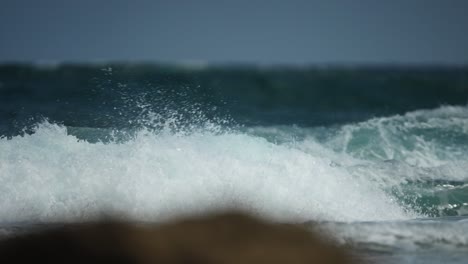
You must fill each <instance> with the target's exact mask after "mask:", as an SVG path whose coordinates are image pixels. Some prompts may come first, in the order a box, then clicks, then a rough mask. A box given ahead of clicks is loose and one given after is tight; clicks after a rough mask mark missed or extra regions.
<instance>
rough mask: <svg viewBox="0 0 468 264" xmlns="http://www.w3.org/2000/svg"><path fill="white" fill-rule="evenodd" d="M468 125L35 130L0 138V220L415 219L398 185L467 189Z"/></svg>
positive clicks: (393, 120) (425, 114)
mask: <svg viewBox="0 0 468 264" xmlns="http://www.w3.org/2000/svg"><path fill="white" fill-rule="evenodd" d="M467 120H468V108H467V107H449V106H447V107H441V108H439V109H436V110H429V111H416V112H411V113H407V114H406V115H403V116H393V117H385V118H375V119H371V120H368V121H366V122H362V123H357V124H348V125H344V126H341V127H333V128H324V127H321V128H320V127H319V128H301V127H297V126H292V127H284V126H278V127H248V128H245V127H244V128H238V129H225V130H223V129H220V128H218V127H216V125H214V124H209V123H206V124H205V125H204V126H203V127H201V128H197V129H194V130H192V131H173V130H171V129H163V130H160V131H154V130H149V129H144V128H142V129H137V130H133V131H132V132H131V133H130V132H127V133H125V135H127V138H124V139H122V137H120V139H119V137H117V136H115V131H113V130H108V131H107V133H108V134H109V135H114V137H113V138H112V139H110V140H107V142H106V141H103V140H99V139H95V141H96V142H90V141H89V140H86V138H79V137H77V136H76V135H73V132H75V134H80V132H81V137H83V136H86V135H88V137H89V138H92V137H93V135H94V134H93V131H94V130H97V129H92V128H81V129H80V128H67V127H66V126H63V125H59V124H54V123H51V122H48V121H42V122H41V123H39V124H37V125H36V127H35V128H34V132H33V133H31V134H23V135H18V136H15V137H12V138H6V137H4V138H2V139H1V140H0V149H1V152H0V175H2V177H1V178H0V194H1V199H0V210H1V211H0V217H1V219H0V221H1V222H18V221H49V222H50V221H63V220H64V219H74V220H76V219H83V220H84V219H86V217H89V216H91V215H93V214H96V213H99V212H104V211H110V212H115V213H124V214H127V215H129V216H131V217H134V218H136V219H144V220H164V219H165V218H168V217H174V216H178V215H181V214H190V213H200V212H206V211H210V210H216V209H221V208H241V209H244V210H247V211H250V212H252V213H254V214H259V215H261V216H267V217H271V218H273V219H276V220H278V221H293V222H301V221H307V220H321V221H324V220H326V221H382V220H386V221H388V220H404V219H412V218H416V217H423V216H424V214H423V213H421V212H422V211H421V209H422V208H421V207H422V206H423V205H418V204H416V203H415V202H416V201H415V200H414V199H416V198H418V197H421V196H422V195H423V194H421V193H418V194H417V196H414V197H412V199H413V201H410V200H408V199H406V200H405V198H408V197H407V196H411V194H408V195H407V196H405V193H404V191H405V187H404V184H407V183H409V182H411V183H417V182H420V183H421V182H422V183H424V182H426V181H427V180H428V179H430V180H438V179H443V183H441V184H440V186H431V187H432V188H433V189H428V188H429V187H426V189H422V188H423V187H418V185H417V184H414V185H411V188H413V190H414V189H416V188H421V190H420V192H429V193H432V194H433V195H434V196H437V195H438V193H437V192H439V193H441V195H443V193H444V191H445V192H449V191H450V190H453V189H457V188H458V189H460V188H466V187H465V186H466V184H465V182H468V180H467V176H466V174H465V173H464V172H465V171H466V169H467V168H468V163H467V162H466V160H465V159H464V157H466V155H467V149H466V146H459V145H458V144H457V142H456V140H459V141H460V140H466V134H467V131H468V121H467ZM416 121H417V122H416ZM421 121H424V122H421ZM414 130H418V131H419V133H417V134H416V133H414ZM319 132H320V133H319ZM424 133H425V134H427V135H426V136H425V137H423V136H421V135H422V134H424ZM431 133H432V134H431ZM441 133H445V134H448V133H452V136H451V137H447V136H444V137H440V136H438V135H439V134H441ZM101 134H102V131H101ZM324 134H325V135H326V139H324V138H321V139H319V138H318V136H317V135H324ZM94 136H95V135H94ZM364 136H365V137H366V139H365V140H362V139H360V137H364ZM431 136H432V138H431ZM463 137H465V138H463ZM408 138H410V139H408ZM441 140H443V141H444V142H440V141H441ZM450 140H452V141H454V143H453V144H448V143H447V141H450ZM409 141H411V142H412V145H410V144H408V142H409ZM450 182H456V183H460V184H458V185H457V186H454V184H453V183H451V184H452V185H450ZM444 187H445V189H444ZM437 188H439V189H437ZM396 190H397V191H398V190H399V192H398V193H395V191H396ZM450 195H455V194H454V193H452V194H447V199H448V198H450V197H448V196H450ZM410 198H411V197H410ZM462 198H465V199H466V198H467V197H466V196H465V197H462ZM462 198H461V199H462ZM404 202H410V203H409V204H405V203H404ZM411 202H413V203H411ZM466 202H468V201H462V202H461V204H459V205H458V209H459V211H460V213H462V212H463V210H466V209H465V208H466V205H467V204H466ZM442 203H443V201H442V202H441V203H440V204H437V206H451V204H445V205H444V204H442ZM434 206H435V205H434Z"/></svg>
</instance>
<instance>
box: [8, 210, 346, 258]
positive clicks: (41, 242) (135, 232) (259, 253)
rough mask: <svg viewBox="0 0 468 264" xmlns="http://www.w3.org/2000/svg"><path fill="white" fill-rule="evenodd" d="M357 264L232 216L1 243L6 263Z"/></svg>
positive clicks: (321, 244) (298, 233) (99, 226)
mask: <svg viewBox="0 0 468 264" xmlns="http://www.w3.org/2000/svg"><path fill="white" fill-rule="evenodd" d="M32 262H44V263H116V264H119V263H122V264H123V263H125V264H126V263H227V264H230V263H232V264H234V263H292V264H294V263H331V264H334V263H337V264H338V263H352V259H351V258H350V256H349V255H348V253H347V252H345V250H344V249H341V248H338V247H336V246H334V245H333V244H331V243H329V242H327V241H326V239H323V238H322V237H321V236H319V235H317V234H314V233H312V232H311V231H309V230H305V229H304V228H302V227H300V226H295V225H285V224H274V223H270V222H266V221H263V220H259V219H257V218H253V217H251V216H248V215H245V214H242V213H237V212H231V213H223V214H217V215H209V216H203V217H193V218H189V219H180V220H177V221H173V222H168V223H164V224H158V225H156V224H154V225H153V224H152V225H150V224H131V223H125V222H119V221H107V220H106V221H97V222H94V223H80V224H65V225H63V226H61V227H59V228H51V229H47V230H43V231H39V232H33V233H29V234H25V235H18V236H15V237H11V238H8V239H5V240H2V241H1V242H0V263H32Z"/></svg>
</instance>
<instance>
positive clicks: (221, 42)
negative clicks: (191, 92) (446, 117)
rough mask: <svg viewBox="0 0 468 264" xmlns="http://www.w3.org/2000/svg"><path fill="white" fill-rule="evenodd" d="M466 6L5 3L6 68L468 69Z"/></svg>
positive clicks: (432, 0) (394, 2)
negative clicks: (102, 64)
mask: <svg viewBox="0 0 468 264" xmlns="http://www.w3.org/2000/svg"><path fill="white" fill-rule="evenodd" d="M467 14H468V1H465V0H323V1H318V0H315V1H314V0H308V1H307V0H304V1H301V0H283V1H279V0H263V1H262V0H232V1H225V0H216V1H215V0H211V1H210V0H185V1H183V0H167V1H161V0H128V1H124V0H107V1H106V0H74V1H72V0H40V1H39V0H29V1H28V0H0V63H1V62H62V61H78V62H95V61H145V62H195V63H198V62H200V63H205V62H211V63H230V62H234V63H257V64H334V63H346V64H348V63H350V64H352V63H398V64H414V63H416V64H467V63H468V15H467Z"/></svg>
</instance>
